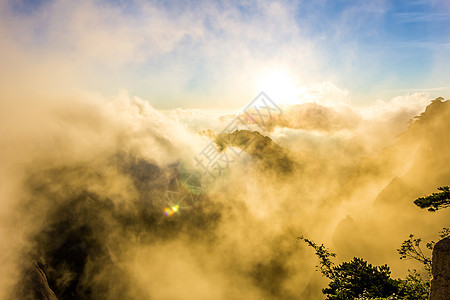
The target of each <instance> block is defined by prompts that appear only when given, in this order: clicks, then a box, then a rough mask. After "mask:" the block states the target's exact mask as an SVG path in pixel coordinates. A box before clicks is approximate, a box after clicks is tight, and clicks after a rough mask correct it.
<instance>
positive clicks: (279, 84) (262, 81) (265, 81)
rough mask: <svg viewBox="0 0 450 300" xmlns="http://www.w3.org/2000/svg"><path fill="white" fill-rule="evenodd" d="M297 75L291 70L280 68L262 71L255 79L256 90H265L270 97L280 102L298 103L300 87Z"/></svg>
mask: <svg viewBox="0 0 450 300" xmlns="http://www.w3.org/2000/svg"><path fill="white" fill-rule="evenodd" d="M298 83H299V82H298V77H297V76H295V74H293V73H292V72H290V71H288V70H282V69H272V70H266V71H262V72H261V73H260V74H259V75H258V76H257V77H256V80H255V87H256V89H258V91H261V92H265V93H266V94H267V95H268V96H269V97H270V98H271V99H273V100H274V101H275V102H277V103H280V104H291V105H292V104H299V103H300V88H299V84H298Z"/></svg>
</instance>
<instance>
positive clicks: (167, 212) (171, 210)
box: [164, 204, 180, 217]
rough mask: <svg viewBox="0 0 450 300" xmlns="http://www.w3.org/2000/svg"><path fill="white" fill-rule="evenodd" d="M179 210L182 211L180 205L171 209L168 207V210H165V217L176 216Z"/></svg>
mask: <svg viewBox="0 0 450 300" xmlns="http://www.w3.org/2000/svg"><path fill="white" fill-rule="evenodd" d="M179 209H180V206H179V205H178V204H176V205H172V206H171V207H166V208H164V215H166V216H168V217H170V216H172V215H173V214H175V213H176V212H178V210H179Z"/></svg>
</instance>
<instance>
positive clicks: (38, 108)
mask: <svg viewBox="0 0 450 300" xmlns="http://www.w3.org/2000/svg"><path fill="white" fill-rule="evenodd" d="M29 97H30V99H31V98H32V96H31V95H29ZM418 97H419V98H418ZM420 97H423V96H420V95H412V96H406V97H403V98H402V99H396V100H392V101H391V102H390V103H386V104H384V106H385V107H382V106H381V107H378V108H376V107H372V108H370V109H369V108H364V109H361V108H357V107H352V106H350V105H347V106H346V107H345V109H342V107H332V106H325V105H321V104H317V103H316V104H314V103H305V104H303V105H298V106H292V107H287V109H285V110H284V112H283V114H282V115H280V118H279V119H275V120H274V124H273V126H271V128H270V130H269V131H266V132H262V133H259V132H257V131H245V130H243V131H236V132H233V133H232V134H229V135H228V136H223V135H222V136H221V135H219V133H220V131H218V130H214V128H208V127H203V130H208V129H212V130H210V132H211V134H210V135H205V134H202V131H201V130H199V131H197V130H194V129H193V128H196V129H198V128H199V127H202V125H201V124H202V122H199V123H196V125H195V126H189V125H188V124H187V123H186V120H188V121H189V122H191V123H195V122H192V118H194V119H195V117H192V111H187V112H186V113H187V114H189V115H190V118H187V119H186V118H179V117H178V118H175V117H174V115H177V116H180V115H183V113H184V112H183V111H182V110H179V111H178V112H177V113H176V114H171V113H167V112H159V111H158V110H156V109H154V108H153V107H151V105H149V104H148V102H146V101H145V100H141V99H138V98H135V97H130V96H128V95H127V94H125V93H122V94H120V95H117V96H115V97H110V98H106V97H102V96H100V95H93V94H89V93H78V94H77V95H72V96H66V97H64V98H61V97H58V98H56V97H55V98H52V97H50V96H47V97H44V96H43V97H42V98H39V100H36V99H31V100H30V99H27V98H25V97H24V98H23V99H24V100H22V101H21V102H20V103H19V102H7V101H3V102H2V109H1V112H2V118H1V128H2V135H1V145H2V147H1V152H0V157H1V160H2V166H1V173H0V174H1V177H2V180H1V182H2V188H1V191H2V202H1V205H2V209H1V211H2V213H1V224H2V225H1V232H2V234H1V237H2V243H1V251H0V252H1V253H2V256H1V260H2V269H1V274H0V276H1V280H0V282H1V288H0V290H1V293H2V294H1V295H0V297H1V298H2V299H16V298H21V299H33V296H32V295H33V293H32V292H31V291H33V281H32V280H31V279H30V277H31V275H32V273H33V271H32V270H33V266H34V265H33V264H34V263H37V265H38V266H39V268H40V269H41V270H42V271H43V272H44V273H45V275H46V276H47V279H48V285H49V286H50V288H51V289H52V290H53V291H54V292H55V294H56V296H57V297H58V299H72V298H78V299H124V298H127V299H230V298H232V299H299V298H300V299H317V297H320V284H321V282H322V281H321V280H320V278H317V275H315V273H314V270H315V267H314V266H315V261H314V257H313V253H312V252H311V251H310V250H309V249H307V248H306V247H305V246H304V245H302V244H300V243H299V242H298V241H297V240H296V237H297V236H299V235H302V234H303V235H307V236H309V237H311V238H313V239H315V240H317V241H320V242H323V243H326V244H327V245H328V246H329V247H331V248H332V249H333V250H335V251H336V252H337V253H338V257H339V259H341V260H345V259H348V258H351V257H353V256H360V257H364V258H365V259H367V260H369V261H370V262H372V263H375V264H384V263H388V264H389V265H390V266H391V267H392V271H393V275H394V276H403V275H405V274H406V272H407V270H408V268H412V267H416V268H417V266H414V263H413V262H404V261H400V260H399V259H398V256H397V254H396V252H395V249H396V248H398V247H399V245H400V244H401V242H402V241H403V240H404V239H406V238H407V237H408V235H409V234H410V233H415V234H417V235H420V236H422V237H423V238H430V239H432V238H435V236H436V234H437V232H438V231H439V230H440V228H441V227H443V226H445V225H446V224H445V223H446V220H448V217H449V216H448V212H445V211H442V212H440V211H439V212H436V213H433V214H430V213H428V212H426V211H422V210H420V209H419V208H417V207H414V205H413V203H412V201H413V200H414V199H415V198H417V197H420V196H423V195H426V194H429V193H431V192H433V191H434V190H435V189H436V187H438V186H441V185H444V184H446V183H448V180H449V174H450V170H449V169H448V165H447V164H446V163H445V162H446V161H448V152H447V151H443V149H446V147H448V145H449V140H448V138H447V137H446V135H442V133H443V132H446V131H447V130H448V126H449V123H448V120H449V118H448V115H449V107H448V102H447V101H441V99H437V100H435V101H434V102H433V103H431V105H430V106H428V108H427V110H426V111H425V106H426V105H427V104H429V102H428V100H427V99H422V98H420ZM411 98H412V99H416V100H417V99H419V100H420V101H422V103H425V106H420V105H418V106H417V108H416V109H415V110H414V109H411V106H410V105H408V103H409V102H408V101H414V100H411ZM61 99H64V101H62V100H61ZM395 103H397V104H395ZM398 103H401V104H405V103H406V105H400V104H398ZM416 103H417V102H416ZM389 109H390V111H389ZM373 111H377V112H378V113H374V112H373ZM421 112H424V114H423V116H422V117H421V118H420V119H417V120H416V121H413V122H412V123H410V124H409V125H408V124H407V122H408V120H410V119H412V118H413V117H414V116H417V115H420V113H421ZM202 118H204V114H202ZM211 119H214V120H215V122H216V123H215V124H217V125H216V127H217V128H219V124H223V126H224V127H225V126H226V125H227V123H226V122H227V121H228V119H227V118H223V117H222V118H220V117H219V118H217V115H212V116H211ZM221 122H222V123H221ZM233 135H234V136H233ZM215 137H216V138H215ZM210 141H215V142H216V143H219V141H220V142H221V143H222V144H220V146H221V147H222V148H225V149H226V147H235V148H237V149H243V150H244V151H243V153H242V156H241V158H240V159H236V160H235V161H234V163H232V164H231V165H230V168H229V171H228V172H227V173H226V174H225V175H224V176H222V177H220V178H218V179H217V180H216V181H215V182H213V183H212V184H211V185H209V186H208V188H207V189H205V190H204V191H203V192H202V193H196V192H195V191H193V190H190V189H189V188H186V187H185V186H183V185H182V184H181V183H182V181H183V178H184V177H183V176H185V175H184V174H185V173H186V172H192V173H194V174H198V173H199V171H201V170H199V168H198V167H196V166H195V162H194V160H193V157H194V156H195V155H196V154H197V153H198V152H199V151H201V149H202V147H204V146H205V145H207V143H208V142H210ZM249 141H252V142H251V143H250V142H249ZM200 173H201V172H200ZM175 204H176V205H178V208H179V209H178V210H177V211H176V212H175V213H173V214H172V215H169V216H168V215H165V214H164V209H165V208H167V207H170V206H171V205H175ZM322 284H323V282H322Z"/></svg>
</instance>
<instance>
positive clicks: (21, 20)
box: [0, 0, 450, 108]
mask: <svg viewBox="0 0 450 300" xmlns="http://www.w3.org/2000/svg"><path fill="white" fill-rule="evenodd" d="M180 3H182V4H180ZM0 8H1V12H0V14H1V15H0V19H1V20H2V21H1V23H0V25H1V27H0V28H2V31H1V32H2V33H3V34H2V42H3V43H4V44H6V45H10V46H11V47H10V48H9V49H10V51H11V52H8V50H3V51H2V53H1V55H2V58H3V60H5V62H7V63H8V64H9V65H11V68H13V63H12V62H14V59H17V60H18V61H20V62H21V63H20V68H18V67H17V66H16V67H14V70H15V71H14V72H16V73H17V74H18V75H17V76H19V74H20V76H24V75H25V74H30V72H31V71H30V69H32V70H35V69H36V68H39V69H42V72H44V73H46V74H52V76H54V77H56V78H57V79H58V81H64V80H63V79H64V78H67V80H66V82H67V84H68V85H73V88H78V89H84V90H89V91H94V92H98V93H101V94H105V95H108V94H114V93H117V92H118V90H122V89H123V90H127V91H128V93H130V94H131V95H133V96H138V97H142V98H144V99H147V100H148V101H150V103H151V104H152V105H154V106H155V107H159V108H175V107H200V108H202V107H204V108H209V107H211V108H213V107H214V108H217V107H220V108H234V107H237V106H239V105H240V103H241V102H242V101H244V102H245V100H242V99H246V100H249V99H252V97H253V96H254V95H256V94H257V93H258V92H259V91H260V90H264V89H267V90H269V91H272V92H273V93H274V94H275V95H273V96H274V97H275V98H277V97H281V98H282V97H291V98H292V99H291V100H290V102H295V101H297V100H296V99H298V102H299V103H301V102H304V101H305V99H304V96H305V95H304V94H302V93H301V92H299V91H302V90H305V89H309V87H311V86H319V85H320V84H322V83H327V84H326V86H330V84H329V83H331V84H332V86H334V88H333V91H335V92H331V93H329V94H327V95H326V97H329V98H333V97H337V96H336V95H341V96H342V95H345V98H346V100H347V101H350V102H352V103H356V104H360V103H361V104H366V103H371V102H373V101H376V100H377V99H382V100H386V99H389V98H392V97H394V96H398V95H404V94H407V93H413V92H417V91H418V92H421V91H423V92H426V93H429V95H430V97H435V96H438V95H442V96H444V97H448V94H449V93H450V88H449V86H450V75H449V72H448V69H449V68H450V59H449V58H448V57H449V56H450V55H449V53H450V29H449V28H450V4H449V2H448V1H444V0H442V1H433V0H432V1H420V0H419V1H325V0H320V1H278V2H275V1H184V2H181V1H122V0H116V1H100V0H97V1H59V0H45V1H30V0H23V1H7V0H3V1H0ZM6 48H8V47H6ZM11 49H14V50H11ZM12 57H15V58H14V59H12ZM36 62H39V64H38V66H36V64H37V63H36ZM52 76H50V75H49V77H50V78H51V77H52ZM277 76H278V77H277ZM31 77H32V76H30V78H31ZM272 79H273V80H272ZM48 81H49V82H48V83H42V82H41V83H40V84H49V85H50V84H51V82H52V80H50V79H49V80H48ZM69 82H70V83H69ZM271 82H272V83H271ZM322 86H324V85H323V84H322ZM48 88H51V87H50V86H49V87H48ZM283 89H284V90H290V92H289V95H288V94H287V93H283V92H282V91H281V90H283ZM317 92H318V93H322V91H317ZM327 93H328V92H327ZM341 96H340V97H341ZM294 98H295V99H294ZM338 98H339V97H338ZM341 98H342V97H341ZM331 100H332V99H331ZM338 100H339V99H338ZM340 100H342V99H340Z"/></svg>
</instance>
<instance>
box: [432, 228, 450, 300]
mask: <svg viewBox="0 0 450 300" xmlns="http://www.w3.org/2000/svg"><path fill="white" fill-rule="evenodd" d="M432 274H433V279H432V280H431V292H430V300H449V299H450V237H446V238H445V239H442V240H440V241H439V242H437V243H436V245H435V246H434V248H433V258H432Z"/></svg>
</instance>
